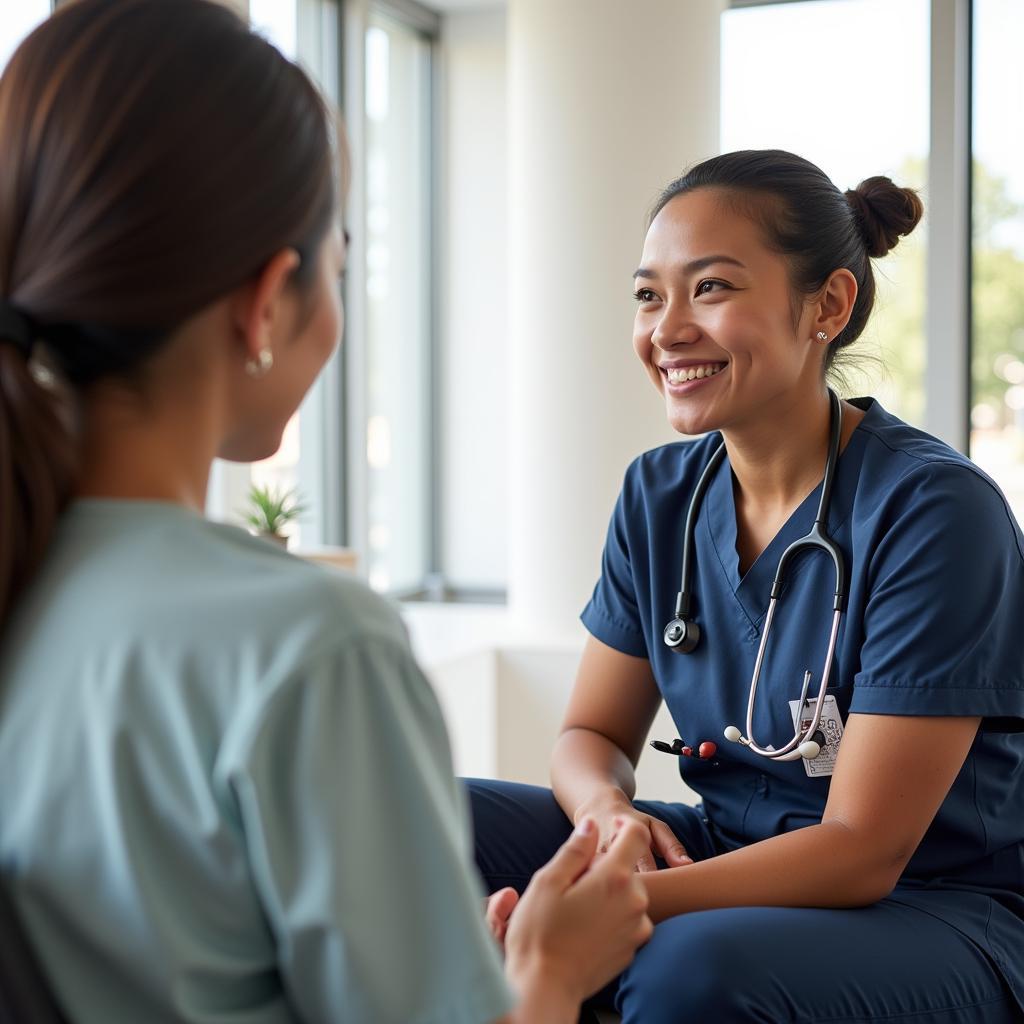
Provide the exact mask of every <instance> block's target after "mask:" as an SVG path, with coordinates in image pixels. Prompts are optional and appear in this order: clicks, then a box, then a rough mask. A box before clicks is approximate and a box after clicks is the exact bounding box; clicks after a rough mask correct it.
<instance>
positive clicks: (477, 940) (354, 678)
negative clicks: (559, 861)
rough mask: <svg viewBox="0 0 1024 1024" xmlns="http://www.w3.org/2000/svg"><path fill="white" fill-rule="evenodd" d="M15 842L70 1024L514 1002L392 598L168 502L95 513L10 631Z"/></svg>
mask: <svg viewBox="0 0 1024 1024" xmlns="http://www.w3.org/2000/svg"><path fill="white" fill-rule="evenodd" d="M0 858H2V868H3V874H4V879H5V882H4V884H6V885H8V886H9V887H10V888H11V891H12V892H13V895H14V897H15V901H16V904H17V907H18V909H19V910H20V912H21V914H22V916H23V918H24V921H25V924H26V927H27V930H28V932H29V934H30V936H31V939H32V941H33V944H34V945H35V947H36V948H37V950H38V952H39V955H40V956H41V958H42V961H43V965H44V968H45V971H46V972H47V974H48V975H49V976H50V978H51V980H52V983H53V986H54V988H55V990H56V992H57V994H58V996H59V998H60V1001H61V1002H62V1003H63V1004H64V1006H65V1007H66V1008H67V1009H68V1012H69V1013H70V1015H71V1016H72V1019H73V1020H75V1021H76V1024H119V1022H125V1024H128V1022H131V1024H163V1022H171V1021H174V1022H189V1024H193V1022H194V1024H227V1022H230V1024H284V1022H293V1021H324V1022H326V1021H330V1022H346V1021H352V1022H358V1024H388V1022H395V1024H476V1022H481V1021H492V1020H494V1019H495V1018H497V1017H499V1016H501V1015H502V1014H503V1013H505V1012H507V1010H508V1008H509V1006H510V1005H511V997H510V994H509V992H508V990H507V988H506V986H505V982H504V978H503V974H502V970H501V965H500V958H499V956H498V954H497V951H496V949H495V948H494V945H493V943H492V942H491V940H490V938H489V936H488V934H487V931H486V928H485V925H484V922H483V920H482V913H481V903H480V895H481V892H480V889H479V885H478V882H477V880H476V878H475V877H474V875H473V872H472V868H471V861H470V855H469V841H468V830H467V822H466V819H465V813H464V809H463V806H462V798H461V795H460V792H459V790H458V788H457V786H456V783H455V781H454V780H453V778H452V771H451V757H450V751H449V745H448V739H447V736H446V733H445V729H444V724H443V722H442V718H441V714H440V711H439V708H438V704H437V701H436V699H435V697H434V694H433V692H432V691H431V689H430V687H429V685H428V684H427V682H426V680H425V679H424V677H423V674H422V673H421V672H420V670H419V668H418V667H417V665H416V663H415V661H414V660H413V657H412V655H411V653H410V651H409V647H408V643H407V640H406V635H405V630H404V628H403V626H402V623H401V621H400V619H399V618H398V616H397V615H396V614H395V612H394V611H393V610H392V609H391V608H389V607H388V606H387V605H386V604H385V603H384V602H383V601H382V600H380V599H379V598H377V597H375V596H374V595H373V594H372V593H371V592H370V591H369V590H367V589H366V588H365V587H364V586H363V585H362V584H360V583H359V582H357V581H356V580H355V579H350V578H347V577H345V576H342V575H341V574H337V573H332V572H328V571H326V570H322V569H319V568H317V567H315V566H312V565H309V564H307V563H305V562H303V561H301V560H299V559H296V558H294V557H292V556H290V555H288V554H287V553H285V552H284V551H281V550H280V549H278V548H276V547H275V546H274V545H272V544H269V543H267V542H265V541H262V540H258V539H256V538H253V537H250V536H249V535H248V534H246V533H245V532H243V531H241V530H237V529H235V528H233V527H227V526H221V525H216V524H213V523H210V522H208V521H206V520H204V519H202V518H201V517H199V516H197V515H195V514H193V513H191V512H189V511H187V510H185V509H183V508H180V507H178V506H175V505H172V504H165V503H160V502H134V501H92V500H90V501H80V502H77V503H75V504H74V505H73V506H72V507H71V509H70V510H69V512H68V513H67V514H66V515H65V516H64V518H63V520H62V521H61V523H60V526H59V529H58V533H57V536H56V538H55V540H54V542H53V544H52V546H51V548H50V550H49V552H48V555H47V558H46V561H45V564H44V565H43V567H42V569H41V571H40V572H39V574H38V575H37V576H36V578H35V580H34V582H33V584H32V586H31V588H30V589H29V590H28V591H27V592H26V593H25V594H24V596H23V597H22V598H21V600H20V601H19V602H18V605H17V608H16V610H15V613H14V615H13V616H12V618H11V619H10V620H9V622H8V624H7V626H6V628H5V630H4V634H3V637H2V641H0Z"/></svg>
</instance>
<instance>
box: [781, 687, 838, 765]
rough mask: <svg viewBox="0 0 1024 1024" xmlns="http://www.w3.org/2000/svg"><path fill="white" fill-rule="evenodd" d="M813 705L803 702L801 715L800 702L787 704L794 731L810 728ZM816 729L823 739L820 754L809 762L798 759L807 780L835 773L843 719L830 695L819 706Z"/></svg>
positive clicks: (805, 759) (826, 695)
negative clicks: (819, 716)
mask: <svg viewBox="0 0 1024 1024" xmlns="http://www.w3.org/2000/svg"><path fill="white" fill-rule="evenodd" d="M814 704H815V702H814V701H813V700H811V701H807V702H805V704H804V709H803V714H802V715H801V714H800V707H799V705H800V701H799V700H791V701H790V702H789V710H790V712H791V714H792V715H793V727H794V728H795V729H799V730H800V732H804V730H806V729H808V728H810V725H811V719H812V718H813V717H814ZM798 719H799V721H798ZM818 729H819V730H820V731H821V734H822V735H823V736H824V737H825V742H824V743H823V744H822V745H821V753H819V754H818V756H817V757H815V758H812V759H811V760H808V759H807V758H806V757H802V758H800V760H801V761H803V763H804V771H805V772H807V776H808V778H811V779H816V778H820V777H821V776H823V775H831V774H832V773H833V771H835V767H836V756H837V755H838V753H839V741H840V740H841V739H842V738H843V719H842V718H841V717H840V714H839V705H838V704H836V699H835V697H834V696H833V695H832V694H830V693H827V694H825V702H824V704H822V706H821V718H820V719H818Z"/></svg>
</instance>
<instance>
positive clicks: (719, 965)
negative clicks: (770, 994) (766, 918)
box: [618, 908, 771, 1024]
mask: <svg viewBox="0 0 1024 1024" xmlns="http://www.w3.org/2000/svg"><path fill="white" fill-rule="evenodd" d="M745 909H747V908H737V909H736V910H732V909H723V910H712V911H701V912H698V913H693V914H686V915H683V916H681V917H675V918H671V919H669V920H668V921H664V922H662V923H661V924H659V925H658V926H657V928H655V930H654V935H653V936H652V937H651V940H650V942H648V943H647V945H646V946H644V948H643V949H641V950H640V951H639V952H638V953H637V956H636V959H635V960H634V961H633V963H632V964H631V965H630V967H629V968H628V969H627V970H626V971H625V973H624V974H623V975H622V979H621V981H620V986H619V997H618V1002H619V1006H620V1012H621V1013H622V1014H623V1024H639V1022H641V1021H642V1022H643V1024H675V1022H677V1021H679V1020H683V1019H686V1020H689V1019H691V1018H692V1019H695V1020H699V1019H702V1016H704V1015H706V1019H709V1020H746V1021H761V1020H764V1021H767V1020H770V1019H771V1018H770V1017H766V1016H764V1015H763V1014H764V1013H765V1012H767V1009H766V1008H765V1007H762V1006H759V1005H757V1003H758V1002H759V1001H760V1000H761V999H762V997H763V996H764V994H765V993H764V991H763V988H762V980H763V979H759V978H758V961H757V957H756V955H755V947H757V946H760V948H761V949H762V950H763V948H764V938H763V936H759V937H758V941H757V942H755V943H752V942H751V935H750V932H749V930H748V928H747V922H746V921H745V915H744V910H745Z"/></svg>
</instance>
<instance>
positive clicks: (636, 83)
mask: <svg viewBox="0 0 1024 1024" xmlns="http://www.w3.org/2000/svg"><path fill="white" fill-rule="evenodd" d="M723 7H724V0H687V2H686V3H682V2H680V0H629V2H626V0H558V2H557V3H552V2H551V0H509V4H508V18H509V21H508V62H509V80H508V85H509V197H510V205H509V241H510V247H509V333H508V358H509V389H510V392H509V417H510V419H509V474H510V477H509V484H510V486H509V509H508V527H509V583H508V591H509V609H510V612H511V614H512V616H513V620H514V621H515V623H516V624H517V625H518V626H519V627H520V629H522V630H523V631H524V632H525V633H526V634H528V635H529V636H531V637H536V638H538V639H540V638H546V639H555V638H558V639H570V638H578V636H579V630H580V627H579V626H578V624H577V617H578V615H579V612H580V611H581V609H582V607H583V605H584V603H585V602H586V599H587V597H588V596H589V593H590V591H591V588H592V587H593V585H594V582H595V580H596V578H597V575H598V572H599V568H600V553H601V548H602V544H603V540H604V534H605V529H606V527H607V523H608V517H609V514H610V513H611V510H612V506H613V503H614V500H615V496H616V494H617V493H618V490H619V487H620V485H621V482H622V476H623V473H624V471H625V469H626V467H627V465H628V464H629V462H630V460H631V459H632V458H633V457H634V456H635V455H637V454H639V453H640V452H642V451H644V450H645V449H647V448H650V447H653V446H655V445H657V444H660V443H662V442H664V441H666V440H672V439H673V436H674V435H673V434H672V432H671V430H670V428H669V427H668V426H667V423H666V421H665V413H664V403H663V401H662V400H661V399H660V398H659V397H658V396H657V395H656V394H655V392H654V390H653V389H652V387H651V385H650V383H649V381H648V379H647V377H646V374H644V372H643V371H642V369H641V367H640V366H639V364H638V363H637V360H636V357H635V356H634V355H633V352H632V346H631V331H632V318H633V300H632V297H631V284H632V282H631V275H632V272H633V270H634V269H635V267H636V266H637V262H638V260H639V257H640V248H641V244H642V241H643V235H644V231H645V228H646V215H647V211H648V210H649V208H650V206H651V204H652V203H653V201H654V199H655V198H656V196H657V194H658V192H659V191H660V189H661V188H662V187H663V186H664V185H665V184H667V183H668V181H670V180H671V179H672V178H673V177H675V176H676V175H677V174H679V173H680V172H681V171H682V170H683V169H684V168H685V167H686V166H687V165H689V164H691V163H694V162H697V161H699V160H701V159H704V158H706V157H708V156H712V155H714V154H715V153H716V152H717V146H718V94H719V77H718V76H719V19H720V15H721V12H722V9H723ZM680 528H681V524H680Z"/></svg>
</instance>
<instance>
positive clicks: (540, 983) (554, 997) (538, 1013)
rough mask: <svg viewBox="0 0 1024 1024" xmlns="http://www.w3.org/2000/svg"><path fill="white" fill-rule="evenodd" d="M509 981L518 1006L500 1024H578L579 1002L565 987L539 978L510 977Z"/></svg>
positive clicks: (535, 976) (535, 975) (536, 976)
mask: <svg viewBox="0 0 1024 1024" xmlns="http://www.w3.org/2000/svg"><path fill="white" fill-rule="evenodd" d="M509 981H510V983H511V984H512V987H513V988H514V989H515V991H516V992H517V993H518V995H519V1002H518V1003H517V1004H516V1008H515V1009H514V1010H513V1011H512V1012H511V1013H510V1014H509V1015H508V1016H507V1017H503V1018H502V1020H501V1021H499V1022H498V1024H576V1021H577V1020H578V1019H579V1014H580V1001H579V1000H578V999H576V998H574V997H573V996H571V995H570V994H569V993H568V992H567V991H565V990H564V987H562V986H558V985H556V984H554V983H552V982H551V981H549V980H548V979H546V978H544V977H543V976H540V975H538V974H534V975H532V976H529V977H520V978H516V977H510V978H509Z"/></svg>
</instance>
